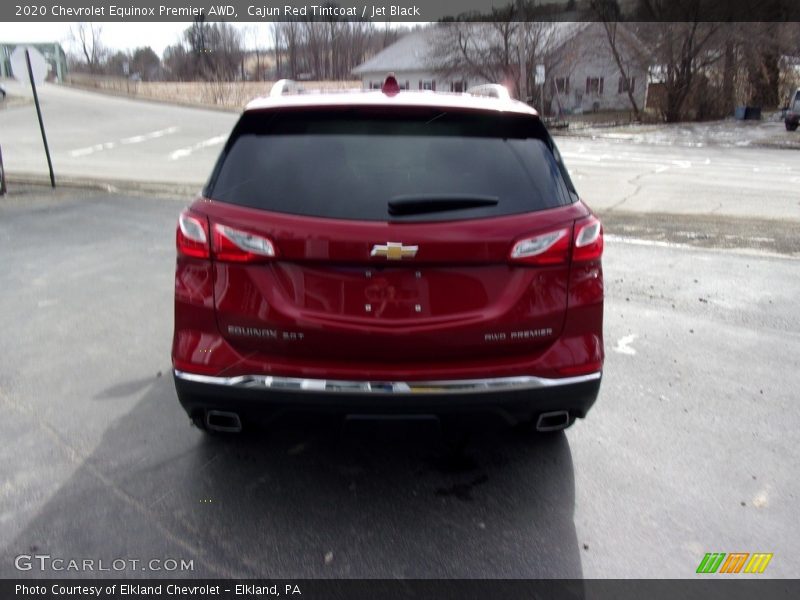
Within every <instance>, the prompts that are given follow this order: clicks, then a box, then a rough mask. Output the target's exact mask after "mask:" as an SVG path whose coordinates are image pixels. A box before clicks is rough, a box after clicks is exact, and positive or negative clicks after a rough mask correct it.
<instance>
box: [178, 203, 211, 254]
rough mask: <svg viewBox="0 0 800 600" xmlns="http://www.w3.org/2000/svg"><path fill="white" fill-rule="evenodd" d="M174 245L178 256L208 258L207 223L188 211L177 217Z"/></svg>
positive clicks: (202, 218) (203, 218)
mask: <svg viewBox="0 0 800 600" xmlns="http://www.w3.org/2000/svg"><path fill="white" fill-rule="evenodd" d="M175 245H176V247H177V249H178V254H180V255H182V256H191V257H193V258H208V257H209V247H208V221H207V220H206V218H205V217H202V216H200V215H196V214H193V213H192V212H190V211H189V210H188V209H187V210H184V211H183V212H182V213H181V214H180V216H179V217H178V228H177V231H176V232H175Z"/></svg>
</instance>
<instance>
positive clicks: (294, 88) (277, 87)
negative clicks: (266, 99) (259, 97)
mask: <svg viewBox="0 0 800 600" xmlns="http://www.w3.org/2000/svg"><path fill="white" fill-rule="evenodd" d="M303 91H304V90H303V86H302V85H299V84H298V83H297V82H296V81H295V80H294V79H281V80H279V81H276V82H275V83H274V84H273V85H272V89H271V90H270V91H269V95H270V96H283V95H284V94H302V93H303Z"/></svg>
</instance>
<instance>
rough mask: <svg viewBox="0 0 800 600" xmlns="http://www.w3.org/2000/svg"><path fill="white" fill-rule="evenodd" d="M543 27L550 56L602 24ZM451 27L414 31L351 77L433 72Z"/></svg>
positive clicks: (479, 39) (477, 39)
mask: <svg viewBox="0 0 800 600" xmlns="http://www.w3.org/2000/svg"><path fill="white" fill-rule="evenodd" d="M468 25H470V26H474V27H489V28H491V24H488V23H470V24H468ZM541 25H542V26H543V27H546V28H547V29H546V30H545V33H543V34H542V40H543V42H542V43H543V47H542V48H541V49H540V50H541V51H544V52H545V53H551V52H556V51H558V50H559V49H560V48H561V47H563V46H564V45H565V44H566V43H567V42H568V41H569V40H571V39H573V38H575V36H577V35H578V34H580V33H582V32H584V31H585V30H586V29H588V28H590V27H598V26H599V23H588V22H575V23H572V22H556V23H543V24H541ZM448 26H453V24H437V25H432V26H428V27H425V28H423V29H420V30H418V31H413V32H412V33H409V34H408V35H406V36H404V37H402V38H400V39H399V40H397V41H396V42H395V43H394V44H392V45H390V46H387V47H386V48H384V49H383V50H381V51H380V52H378V53H377V54H376V55H375V56H373V57H372V58H370V59H369V60H367V61H365V62H363V63H362V64H360V65H359V66H357V67H356V68H354V69H353V70H352V73H353V74H354V75H364V74H366V73H379V74H386V73H389V72H401V71H430V70H434V69H436V62H437V61H436V59H435V58H434V56H433V54H434V52H435V46H434V45H435V43H436V42H437V41H438V40H439V39H440V38H441V36H442V35H443V34H442V28H443V27H448ZM618 29H619V30H620V31H621V32H622V33H623V35H625V36H626V38H627V39H628V40H629V41H631V42H632V43H634V44H635V45H636V46H637V47H638V48H639V49H640V50H642V49H643V48H644V45H643V44H642V43H641V41H640V40H639V39H638V38H637V37H636V35H635V34H634V33H633V32H632V31H631V30H630V29H629V28H627V27H625V26H620V27H619V28H618ZM490 37H491V35H490V34H489V35H475V36H472V38H471V43H472V44H486V43H488V40H489V39H490Z"/></svg>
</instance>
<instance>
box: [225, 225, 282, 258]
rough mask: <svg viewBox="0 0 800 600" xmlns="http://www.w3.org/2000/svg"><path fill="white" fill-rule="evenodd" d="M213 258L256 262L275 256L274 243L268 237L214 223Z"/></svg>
mask: <svg viewBox="0 0 800 600" xmlns="http://www.w3.org/2000/svg"><path fill="white" fill-rule="evenodd" d="M213 245H214V258H215V259H217V260H225V261H231V262H257V261H263V260H269V259H271V258H274V257H275V244H273V243H272V241H270V240H269V239H268V238H265V237H263V236H260V235H256V234H254V233H249V232H247V231H242V230H241V229H234V228H233V227H228V226H227V225H220V224H219V223H216V224H214V240H213Z"/></svg>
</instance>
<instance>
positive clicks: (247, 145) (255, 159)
mask: <svg viewBox="0 0 800 600" xmlns="http://www.w3.org/2000/svg"><path fill="white" fill-rule="evenodd" d="M561 168H562V167H560V166H559V164H558V163H557V161H556V159H555V158H554V156H553V153H552V151H551V150H550V148H549V147H548V143H547V134H546V132H545V131H544V128H543V127H542V125H541V124H540V123H539V122H538V121H537V120H536V119H532V118H530V117H525V116H516V115H502V114H498V115H495V114H486V113H448V112H442V111H438V110H431V109H417V110H410V111H408V110H404V111H392V112H391V113H389V114H387V113H386V111H385V109H383V110H377V109H369V108H361V109H353V108H349V109H341V110H332V111H324V112H320V111H310V110H301V111H298V110H293V111H286V110H276V111H270V112H250V113H246V114H244V115H243V116H242V118H241V119H240V121H239V123H238V124H237V125H236V128H235V129H234V131H233V134H232V135H231V138H230V140H229V141H228V143H227V144H226V147H225V150H224V151H223V154H222V156H221V157H220V160H219V162H218V164H217V167H216V168H215V170H214V174H213V176H212V178H211V181H210V182H209V184H208V186H207V188H206V191H205V193H206V196H208V197H211V198H213V199H215V200H220V201H223V202H229V203H233V204H238V205H242V206H249V207H254V208H260V209H264V210H269V211H275V212H282V213H291V214H297V215H307V216H315V217H328V218H338V219H363V220H397V221H413V220H426V221H430V220H440V219H472V218H485V217H492V216H500V215H510V214H518V213H524V212H530V211H536V210H542V209H546V208H554V207H557V206H562V205H565V204H569V203H570V202H572V201H573V199H572V197H571V196H570V193H569V189H568V185H567V183H566V182H565V180H564V177H563V176H562V171H561ZM404 196H406V197H407V196H413V197H414V198H416V199H420V200H421V201H422V202H423V204H424V200H425V199H426V198H427V197H430V198H431V199H432V200H434V199H436V198H441V197H446V198H448V199H450V200H454V201H457V200H458V199H459V197H461V196H464V197H465V198H474V197H476V196H479V197H485V198H494V199H496V200H497V202H496V203H493V204H491V205H486V206H473V207H469V208H465V207H462V206H458V207H457V209H456V210H452V208H448V209H447V210H440V211H434V212H422V213H420V214H416V213H414V212H413V211H411V212H410V213H404V214H402V215H400V216H398V215H395V216H391V215H390V214H389V202H391V201H392V199H393V198H398V197H404Z"/></svg>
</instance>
